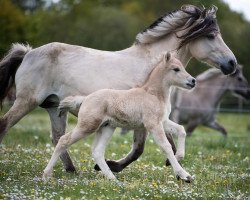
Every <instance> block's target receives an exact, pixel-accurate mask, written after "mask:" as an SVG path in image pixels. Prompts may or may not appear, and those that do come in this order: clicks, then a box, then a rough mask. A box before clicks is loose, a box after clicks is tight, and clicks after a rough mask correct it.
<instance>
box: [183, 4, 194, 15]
mask: <svg viewBox="0 0 250 200" xmlns="http://www.w3.org/2000/svg"><path fill="white" fill-rule="evenodd" d="M181 10H182V11H183V12H186V13H196V11H197V7H196V6H193V5H183V6H181Z"/></svg>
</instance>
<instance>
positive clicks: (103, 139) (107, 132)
mask: <svg viewBox="0 0 250 200" xmlns="http://www.w3.org/2000/svg"><path fill="white" fill-rule="evenodd" d="M113 132H114V128H111V127H109V126H107V127H103V128H102V129H101V130H100V131H98V132H97V133H96V138H95V141H94V143H93V146H92V155H93V158H94V160H95V162H96V163H97V165H98V166H99V167H100V169H101V171H102V172H103V174H104V175H105V176H106V177H107V178H109V179H116V178H115V176H114V174H113V173H112V172H111V170H110V168H109V166H108V165H107V163H106V162H105V158H104V154H105V148H106V145H107V143H108V142H109V140H110V138H111V136H112V134H113Z"/></svg>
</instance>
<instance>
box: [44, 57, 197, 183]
mask: <svg viewBox="0 0 250 200" xmlns="http://www.w3.org/2000/svg"><path fill="white" fill-rule="evenodd" d="M162 57H163V58H162V59H161V61H160V63H159V64H158V65H157V66H156V67H155V68H154V69H153V71H152V72H151V73H150V75H149V78H148V79H147V81H146V82H145V84H143V86H142V87H138V88H132V89H130V90H112V89H103V90H99V91H97V92H94V93H92V94H90V95H89V96H87V97H85V98H84V100H83V103H82V106H81V107H80V110H79V113H78V122H77V125H76V127H75V128H74V129H73V131H72V132H69V133H67V134H65V135H63V136H62V137H61V138H60V140H59V142H58V144H57V145H56V148H55V151H54V153H53V155H52V157H51V159H50V161H49V163H48V165H47V167H46V169H45V170H44V175H43V178H44V179H47V178H49V177H51V174H52V171H53V167H54V165H55V163H56V161H57V160H58V158H59V156H60V154H61V153H62V152H64V151H65V150H66V148H67V147H69V146H70V145H71V144H73V143H75V142H77V141H78V140H80V139H82V138H85V137H86V136H88V135H90V134H91V133H93V132H97V134H96V139H95V141H94V144H93V149H92V155H93V158H94V160H95V162H96V163H97V164H98V166H99V167H100V169H101V170H102V172H103V173H104V175H105V176H106V177H107V178H109V179H116V178H115V176H114V174H113V173H112V172H111V170H110V169H109V167H108V165H107V163H106V162H105V159H104V154H105V147H106V145H107V143H108V141H109V139H110V138H111V136H112V134H113V132H114V129H115V128H116V127H125V128H130V129H135V130H137V129H138V130H140V131H141V132H144V133H145V134H147V133H146V132H150V133H152V135H153V137H154V140H155V142H156V143H157V144H158V145H159V147H160V148H161V149H162V150H163V151H164V153H165V154H166V156H167V158H168V160H169V161H170V163H171V165H172V167H173V170H174V173H175V174H176V176H177V177H179V178H181V179H183V180H185V181H186V182H191V181H192V177H191V176H190V174H188V173H187V172H186V171H185V170H184V169H183V168H182V167H181V166H180V164H179V163H178V160H180V159H182V158H183V157H184V151H185V137H186V132H185V129H184V128H183V126H180V125H178V124H176V123H174V122H172V121H170V120H168V117H169V114H170V112H171V102H170V97H171V96H170V94H171V90H172V86H177V87H181V88H186V89H191V88H193V87H194V86H195V79H194V78H193V77H192V76H190V75H189V74H188V73H187V72H186V70H185V68H184V67H183V65H182V64H181V62H180V61H179V60H177V59H176V58H174V57H173V56H171V54H170V53H167V54H166V55H163V56H162ZM74 104H75V103H74V97H67V98H66V99H65V100H63V101H62V102H61V103H60V106H59V107H60V109H61V110H64V109H67V108H72V107H73V106H72V105H74ZM163 119H165V123H166V125H167V127H168V132H169V133H171V134H172V133H174V134H177V135H178V140H179V143H178V147H177V152H176V155H174V153H173V150H172V148H171V144H170V143H169V142H168V140H167V138H166V136H165V132H164V129H163V123H162V122H163ZM145 137H146V136H145ZM175 156H176V157H175Z"/></svg>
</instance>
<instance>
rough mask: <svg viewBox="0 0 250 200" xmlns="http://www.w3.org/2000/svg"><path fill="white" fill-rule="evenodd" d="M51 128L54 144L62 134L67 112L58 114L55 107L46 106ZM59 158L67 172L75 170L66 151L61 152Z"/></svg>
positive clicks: (65, 124)
mask: <svg viewBox="0 0 250 200" xmlns="http://www.w3.org/2000/svg"><path fill="white" fill-rule="evenodd" d="M47 111H48V113H49V116H50V121H51V128H52V143H53V144H54V145H55V146H56V145H57V143H58V141H59V139H60V137H61V136H62V135H64V133H65V130H66V126H67V113H63V114H62V115H60V117H59V116H58V111H57V108H48V109H47ZM60 158H61V160H62V162H63V165H64V168H65V170H66V171H67V172H75V171H76V169H75V167H74V165H73V163H72V160H71V158H70V156H69V154H68V152H67V151H65V152H63V153H62V154H61V155H60Z"/></svg>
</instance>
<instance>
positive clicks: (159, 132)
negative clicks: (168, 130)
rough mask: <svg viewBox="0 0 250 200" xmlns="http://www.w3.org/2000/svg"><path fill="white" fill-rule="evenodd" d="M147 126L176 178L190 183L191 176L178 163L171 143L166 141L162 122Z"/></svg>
mask: <svg viewBox="0 0 250 200" xmlns="http://www.w3.org/2000/svg"><path fill="white" fill-rule="evenodd" d="M147 127H149V128H148V131H149V132H151V133H152V135H153V137H154V140H155V142H156V144H158V145H159V147H160V148H161V149H162V150H163V151H164V153H165V154H166V156H167V158H168V160H169V162H170V164H171V166H172V168H173V170H174V173H175V174H176V176H177V178H180V179H182V180H184V181H186V182H188V183H190V182H191V181H192V180H193V178H192V177H191V176H190V174H189V173H187V172H186V171H185V170H184V169H183V168H182V167H181V166H180V164H179V163H178V161H177V159H176V157H175V155H174V153H173V150H172V148H171V144H170V143H169V142H168V140H167V138H166V135H165V132H164V130H163V126H162V124H159V125H154V126H153V125H149V126H147ZM177 152H178V150H177Z"/></svg>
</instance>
